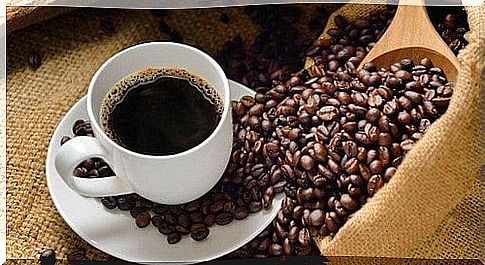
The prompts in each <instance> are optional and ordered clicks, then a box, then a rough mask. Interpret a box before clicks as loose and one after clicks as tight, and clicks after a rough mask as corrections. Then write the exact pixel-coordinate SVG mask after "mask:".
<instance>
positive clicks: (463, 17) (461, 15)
mask: <svg viewBox="0 0 485 265" xmlns="http://www.w3.org/2000/svg"><path fill="white" fill-rule="evenodd" d="M428 14H429V16H430V19H431V21H432V22H433V25H434V26H435V28H436V30H437V31H438V33H439V34H440V36H441V37H442V38H443V40H444V41H445V42H446V44H448V46H449V47H450V49H451V50H452V51H453V53H455V54H458V52H459V51H460V50H461V49H463V48H464V47H465V46H466V45H467V44H468V41H467V40H466V39H465V37H464V35H465V33H466V32H468V31H469V30H470V27H469V25H468V16H467V13H466V10H465V9H464V8H463V7H461V6H447V7H441V6H440V7H428Z"/></svg>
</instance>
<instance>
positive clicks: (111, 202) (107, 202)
mask: <svg viewBox="0 0 485 265" xmlns="http://www.w3.org/2000/svg"><path fill="white" fill-rule="evenodd" d="M101 203H102V204H103V206H104V207H106V208H108V209H114V208H116V201H115V199H113V197H103V198H101Z"/></svg>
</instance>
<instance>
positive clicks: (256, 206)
mask: <svg viewBox="0 0 485 265" xmlns="http://www.w3.org/2000/svg"><path fill="white" fill-rule="evenodd" d="M262 207H263V205H262V203H261V202H260V201H257V202H255V201H253V202H251V203H249V212H250V213H256V212H259V211H261V209H262Z"/></svg>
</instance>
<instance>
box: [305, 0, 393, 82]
mask: <svg viewBox="0 0 485 265" xmlns="http://www.w3.org/2000/svg"><path fill="white" fill-rule="evenodd" d="M395 11H396V9H395V7H393V6H388V8H387V9H386V10H385V11H384V12H381V13H379V14H376V15H375V16H370V18H369V19H367V20H366V19H358V20H355V21H354V22H352V23H349V22H348V21H347V19H346V18H345V17H343V16H341V15H337V16H336V17H335V18H334V23H335V25H336V27H335V28H331V29H329V30H328V31H327V32H326V34H327V35H328V36H330V41H326V40H324V39H319V40H317V42H316V43H315V45H314V46H312V47H311V48H310V49H309V50H308V51H307V53H306V56H308V57H310V58H312V59H313V61H314V63H315V64H316V65H324V68H325V69H327V70H329V71H331V72H333V73H335V72H336V70H337V69H338V68H339V67H343V66H344V65H345V64H352V65H353V67H354V68H356V67H357V66H358V65H359V64H360V62H361V61H362V60H363V59H364V57H365V56H366V55H367V53H368V52H369V51H370V49H372V47H374V45H375V43H376V42H377V40H379V38H380V37H381V35H382V34H383V33H384V31H385V30H386V29H387V26H388V25H389V23H390V22H391V19H392V17H393V16H394V13H395Z"/></svg>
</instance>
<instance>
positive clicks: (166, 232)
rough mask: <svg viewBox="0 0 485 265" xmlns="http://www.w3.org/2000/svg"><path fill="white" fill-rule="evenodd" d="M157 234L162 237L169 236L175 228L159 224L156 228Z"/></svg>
mask: <svg viewBox="0 0 485 265" xmlns="http://www.w3.org/2000/svg"><path fill="white" fill-rule="evenodd" d="M158 232H160V233H161V234H164V235H169V234H171V233H173V232H175V227H174V226H173V225H168V224H161V225H159V226H158Z"/></svg>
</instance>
